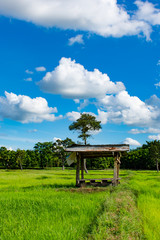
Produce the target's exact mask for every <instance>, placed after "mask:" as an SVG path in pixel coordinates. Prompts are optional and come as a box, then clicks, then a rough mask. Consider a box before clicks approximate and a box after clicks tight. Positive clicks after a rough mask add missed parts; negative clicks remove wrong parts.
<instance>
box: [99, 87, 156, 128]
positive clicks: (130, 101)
mask: <svg viewBox="0 0 160 240" xmlns="http://www.w3.org/2000/svg"><path fill="white" fill-rule="evenodd" d="M99 105H100V106H101V108H103V110H106V112H107V118H108V120H109V122H113V123H125V124H127V125H137V126H141V127H146V126H148V127H149V126H151V125H154V124H155V123H158V119H159V117H160V111H159V109H157V108H156V106H155V105H151V104H150V105H149V104H146V103H145V102H143V101H141V100H140V99H139V98H138V97H136V96H130V95H129V94H128V92H127V91H121V92H119V93H117V94H116V95H115V96H114V95H109V96H105V97H104V98H103V99H99Z"/></svg>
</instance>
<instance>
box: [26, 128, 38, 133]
mask: <svg viewBox="0 0 160 240" xmlns="http://www.w3.org/2000/svg"><path fill="white" fill-rule="evenodd" d="M37 131H38V130H37V129H30V130H28V132H29V133H35V132H37Z"/></svg>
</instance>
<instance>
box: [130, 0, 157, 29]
mask: <svg viewBox="0 0 160 240" xmlns="http://www.w3.org/2000/svg"><path fill="white" fill-rule="evenodd" d="M135 3H136V5H137V6H138V11H137V12H136V15H135V17H136V19H139V20H142V21H146V22H148V23H149V24H151V25H160V9H158V8H156V7H155V5H154V4H153V3H151V2H148V1H145V2H143V1H140V0H137V1H136V2H135Z"/></svg>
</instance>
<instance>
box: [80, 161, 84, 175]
mask: <svg viewBox="0 0 160 240" xmlns="http://www.w3.org/2000/svg"><path fill="white" fill-rule="evenodd" d="M81 179H84V158H81Z"/></svg>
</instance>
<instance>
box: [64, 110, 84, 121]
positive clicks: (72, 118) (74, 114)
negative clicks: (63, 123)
mask: <svg viewBox="0 0 160 240" xmlns="http://www.w3.org/2000/svg"><path fill="white" fill-rule="evenodd" d="M80 116H81V114H80V113H79V112H75V111H72V112H68V113H67V114H66V117H67V118H68V119H69V120H70V121H72V122H74V121H76V120H77V119H78V118H80Z"/></svg>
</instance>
